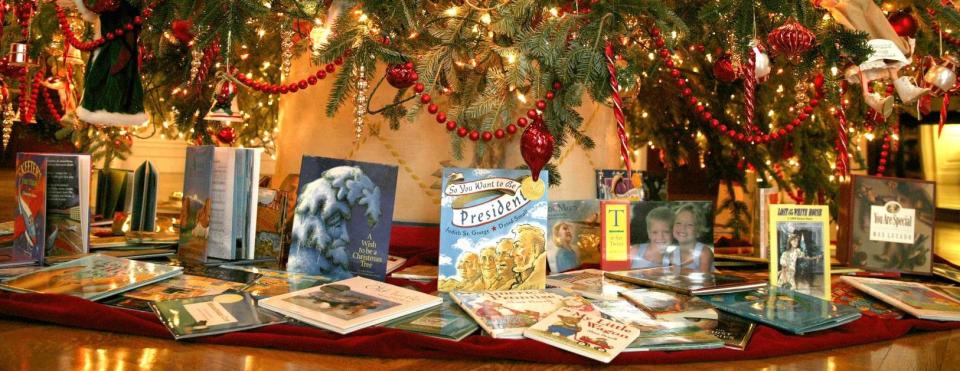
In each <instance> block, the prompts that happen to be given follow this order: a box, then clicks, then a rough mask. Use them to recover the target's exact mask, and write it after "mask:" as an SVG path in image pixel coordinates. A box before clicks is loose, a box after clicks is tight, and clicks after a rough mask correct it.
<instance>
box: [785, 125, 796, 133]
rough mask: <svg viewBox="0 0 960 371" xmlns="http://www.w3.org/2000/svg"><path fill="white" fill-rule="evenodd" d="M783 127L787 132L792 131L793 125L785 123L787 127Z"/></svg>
mask: <svg viewBox="0 0 960 371" xmlns="http://www.w3.org/2000/svg"><path fill="white" fill-rule="evenodd" d="M784 129H786V130H787V132H788V133H789V132H791V131H793V129H794V126H793V125H792V124H787V127H786V128H784Z"/></svg>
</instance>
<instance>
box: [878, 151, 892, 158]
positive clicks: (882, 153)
mask: <svg viewBox="0 0 960 371" xmlns="http://www.w3.org/2000/svg"><path fill="white" fill-rule="evenodd" d="M889 154H890V152H887V151H880V157H887V155H889Z"/></svg>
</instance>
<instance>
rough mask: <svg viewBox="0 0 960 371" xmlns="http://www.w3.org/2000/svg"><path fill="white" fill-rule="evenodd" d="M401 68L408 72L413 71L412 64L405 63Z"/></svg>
mask: <svg viewBox="0 0 960 371" xmlns="http://www.w3.org/2000/svg"><path fill="white" fill-rule="evenodd" d="M403 66H404V67H406V68H407V69H408V70H412V69H413V62H407V63H405V64H404V65H403Z"/></svg>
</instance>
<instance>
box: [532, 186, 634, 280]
mask: <svg viewBox="0 0 960 371" xmlns="http://www.w3.org/2000/svg"><path fill="white" fill-rule="evenodd" d="M601 203H602V201H599V200H580V201H550V203H549V206H548V207H549V213H548V214H549V215H548V223H547V224H548V225H549V229H548V230H547V234H548V235H547V263H548V264H549V266H550V272H553V273H560V272H566V271H570V270H573V269H577V268H578V267H580V266H581V265H583V264H599V263H600V239H601V232H602V229H601V225H600V204H601ZM624 224H625V223H624Z"/></svg>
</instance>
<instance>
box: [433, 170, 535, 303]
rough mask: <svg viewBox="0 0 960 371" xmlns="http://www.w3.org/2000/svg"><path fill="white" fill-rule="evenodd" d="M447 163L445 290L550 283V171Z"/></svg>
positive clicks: (442, 214)
mask: <svg viewBox="0 0 960 371" xmlns="http://www.w3.org/2000/svg"><path fill="white" fill-rule="evenodd" d="M539 178H540V179H539V180H538V181H533V178H532V177H531V176H530V171H529V170H486V169H460V168H445V169H443V188H442V189H443V194H442V195H441V206H440V258H439V282H438V287H437V289H438V290H440V291H444V292H446V291H486V290H533V289H543V288H544V287H545V286H546V271H547V261H546V260H547V259H546V252H545V249H546V246H545V245H546V236H547V184H549V182H548V179H547V172H546V171H541V172H540V177H539Z"/></svg>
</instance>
